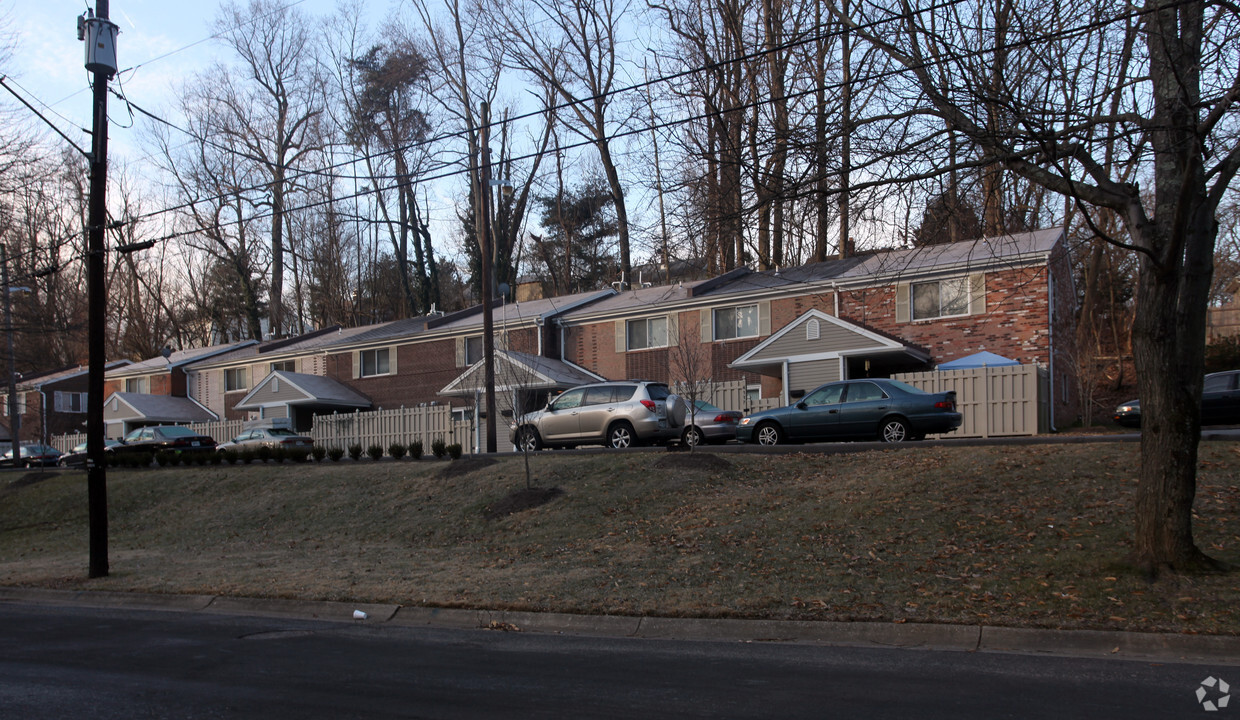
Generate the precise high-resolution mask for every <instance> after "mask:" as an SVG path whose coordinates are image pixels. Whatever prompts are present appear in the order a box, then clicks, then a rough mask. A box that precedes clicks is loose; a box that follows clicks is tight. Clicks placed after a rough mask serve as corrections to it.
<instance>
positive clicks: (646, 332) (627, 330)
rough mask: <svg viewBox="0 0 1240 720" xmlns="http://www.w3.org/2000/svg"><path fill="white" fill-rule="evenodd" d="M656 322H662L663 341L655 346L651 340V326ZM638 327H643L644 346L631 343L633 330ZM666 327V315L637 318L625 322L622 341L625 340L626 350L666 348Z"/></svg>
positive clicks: (654, 342) (667, 328)
mask: <svg viewBox="0 0 1240 720" xmlns="http://www.w3.org/2000/svg"><path fill="white" fill-rule="evenodd" d="M658 321H662V322H663V341H662V343H661V344H656V342H657V341H652V340H651V329H652V327H651V324H652V323H655V322H658ZM639 325H642V326H644V328H643V330H642V334H643V336H644V338H645V344H644V345H635V344H634V343H633V330H634V328H637V327H638V326H639ZM668 325H669V323H668V321H667V316H666V315H659V316H657V317H648V318H639V319H637V320H629V321H627V322H625V324H624V339H625V347H626V349H628V350H653V349H656V348H665V347H667V346H668V330H669V327H668Z"/></svg>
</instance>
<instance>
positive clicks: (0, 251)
mask: <svg viewBox="0 0 1240 720" xmlns="http://www.w3.org/2000/svg"><path fill="white" fill-rule="evenodd" d="M0 282H2V283H4V331H5V334H6V335H8V338H9V438H10V439H11V440H12V445H13V467H21V464H22V414H21V410H20V408H18V407H17V361H16V358H15V356H14V354H13V302H12V296H11V292H12V291H11V290H10V288H9V252H8V247H7V246H5V245H4V244H3V243H0Z"/></svg>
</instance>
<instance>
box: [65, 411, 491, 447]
mask: <svg viewBox="0 0 1240 720" xmlns="http://www.w3.org/2000/svg"><path fill="white" fill-rule="evenodd" d="M501 425H502V426H501V427H499V428H497V430H496V434H497V435H499V441H500V443H501V444H504V445H508V443H507V440H508V433H507V425H506V424H501ZM188 427H189V428H190V429H191V430H193V431H194V432H198V433H202V434H203V435H210V436H211V437H212V438H214V439H215V441H216V442H217V443H223V442H228V441H229V440H232V439H233V438H235V437H237V435H239V434H241V431H242V430H243V429H244V428H245V421H244V420H216V421H211V422H205V423H191V424H189V425H188ZM485 427H486V425H485V423H484V424H483V427H482V428H481V430H483V432H482V433H479V436H478V437H479V440H480V442H481V444H482V447H485V446H486V438H485ZM308 434H309V435H310V437H312V438H314V442H315V444H316V445H322V446H323V447H325V448H333V447H338V448H341V449H348V447H349V446H350V445H361V446H362V449H363V450H365V449H366V448H369V447H370V446H371V445H378V446H379V447H382V448H383V449H384V451H385V452H386V451H387V448H388V447H389V446H391V445H392V444H393V443H398V442H399V443H401V444H403V445H409V444H410V443H412V442H413V441H415V440H420V441H422V447H423V448H425V450H426V452H428V453H429V452H430V450H431V444H432V443H434V442H435V441H436V440H443V441H444V443H445V444H447V445H451V444H453V443H460V444H461V447H462V448H464V450H465V452H467V453H468V452H473V450H474V443H475V433H474V425H473V422H472V421H471V420H459V419H454V418H453V415H452V408H451V407H450V406H448V405H436V406H427V407H412V408H395V409H392V410H369V411H366V412H360V411H358V412H348V413H333V414H331V415H316V416H315V417H314V425H313V427H312V428H311V430H310V432H309V433H308ZM83 442H86V434H85V433H70V434H66V435H56V436H53V437H52V438H51V444H52V446H53V447H55V448H56V449H57V450H60V451H61V452H66V451H68V450H69V449H71V448H72V447H74V446H75V445H77V444H79V443H83ZM499 449H500V450H501V451H503V450H505V449H511V445H508V447H507V448H505V447H500V448H499Z"/></svg>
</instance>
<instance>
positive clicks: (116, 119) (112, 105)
mask: <svg viewBox="0 0 1240 720" xmlns="http://www.w3.org/2000/svg"><path fill="white" fill-rule="evenodd" d="M369 4H370V5H374V6H376V10H378V9H379V8H380V6H382V7H383V8H385V7H386V6H387V3H386V2H375V3H369ZM90 6H91V7H93V6H94V3H93V2H92V3H91V4H90ZM109 6H110V13H109V14H110V16H111V20H112V22H113V23H115V24H116V25H117V26H118V27H119V28H120V36H119V38H118V39H117V62H118V65H119V66H120V69H121V73H120V74H119V77H118V78H117V79H114V80H113V84H114V85H115V83H116V82H117V81H118V80H119V83H120V84H121V86H122V88H123V90H124V92H125V94H126V95H127V96H128V97H130V98H131V99H132V100H133V101H134V102H135V103H137V104H139V105H141V106H142V107H145V108H148V109H151V110H154V109H156V108H160V107H165V106H168V105H170V104H171V98H172V90H173V88H174V87H175V86H176V85H177V83H180V82H182V81H184V80H186V79H188V78H189V77H191V76H192V75H193V74H194V73H195V72H197V71H200V70H202V69H203V68H206V67H207V66H209V65H210V64H211V62H212V61H213V60H214V59H216V58H217V57H223V56H224V49H223V48H222V46H221V45H220V44H219V43H218V42H217V41H214V40H211V39H210V37H211V26H212V21H213V19H214V18H215V15H216V13H217V12H218V10H219V7H220V3H218V2H204V3H193V2H183V1H181V0H114V1H113V2H111V3H109ZM297 7H298V8H299V9H301V10H302V11H303V12H305V13H307V14H309V15H312V16H321V15H326V14H328V13H330V12H332V11H333V9H334V7H335V3H334V2H332V1H331V0H302V2H300V3H298V4H297ZM86 8H87V3H86V2H85V1H84V0H77V1H76V2H73V1H71V0H0V20H2V21H3V22H4V23H5V24H7V25H9V29H10V32H13V33H15V35H16V44H17V49H16V52H15V53H14V54H13V57H12V58H11V61H10V63H8V65H10V66H9V67H0V75H5V76H7V77H8V78H11V79H12V80H13V81H14V82H15V83H16V84H17V86H18V91H19V92H22V94H23V95H24V96H25V98H26V99H27V100H28V101H30V102H31V104H33V105H35V106H36V107H38V108H39V110H40V112H42V113H43V114H44V115H45V116H46V117H47V118H48V119H49V120H51V121H52V122H53V123H55V124H56V125H57V127H59V128H60V129H61V130H62V131H63V132H65V134H66V135H69V136H70V137H71V138H73V139H74V140H75V141H76V142H77V143H78V145H80V146H82V147H85V148H89V145H90V138H89V137H88V136H87V135H86V133H84V132H82V130H81V129H82V128H89V127H90V118H91V108H90V105H91V92H90V86H89V83H88V73H87V72H86V68H85V66H84V65H85V49H84V47H83V43H82V42H80V41H79V40H78V39H77V17H78V15H81V14H82V13H83V12H85V10H86ZM4 95H5V96H6V97H4V98H2V99H3V100H4V101H5V102H6V104H7V103H9V102H10V101H12V97H11V96H8V94H7V93H4ZM108 110H109V116H110V117H111V118H112V121H113V122H112V126H111V129H110V131H109V135H108V138H109V154H110V155H111V156H112V157H113V158H115V159H118V160H124V159H135V158H137V157H141V156H142V155H143V153H142V152H141V150H140V149H139V147H138V137H137V131H138V127H137V126H135V127H126V126H127V125H130V122H129V115H128V112H127V111H126V110H125V109H124V106H123V105H122V104H121V103H119V102H117V101H116V99H115V98H114V97H113V98H109V108H108Z"/></svg>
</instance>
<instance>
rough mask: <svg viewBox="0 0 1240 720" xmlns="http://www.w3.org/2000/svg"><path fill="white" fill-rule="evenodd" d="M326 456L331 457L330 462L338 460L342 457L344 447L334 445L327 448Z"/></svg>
mask: <svg viewBox="0 0 1240 720" xmlns="http://www.w3.org/2000/svg"><path fill="white" fill-rule="evenodd" d="M327 457H329V458H331V459H332V462H339V461H340V458H342V457H344V448H338V447H334V448H332V449H331V450H328V451H327Z"/></svg>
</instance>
